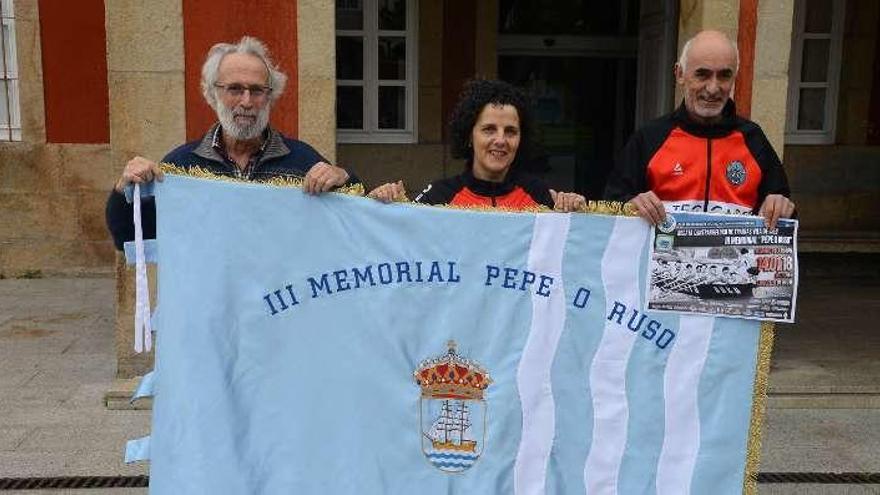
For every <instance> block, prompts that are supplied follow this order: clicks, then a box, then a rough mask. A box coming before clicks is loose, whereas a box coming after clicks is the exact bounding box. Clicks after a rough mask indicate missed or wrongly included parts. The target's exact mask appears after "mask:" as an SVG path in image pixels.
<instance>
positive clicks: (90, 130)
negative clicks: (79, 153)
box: [39, 0, 110, 143]
mask: <svg viewBox="0 0 880 495" xmlns="http://www.w3.org/2000/svg"><path fill="white" fill-rule="evenodd" d="M39 9H40V44H41V46H42V62H43V93H44V97H45V105H46V109H45V111H46V141H48V142H50V143H109V142H110V101H109V92H108V89H107V34H106V32H105V31H104V1H103V0H77V1H76V2H59V1H57V0H54V1H53V0H39Z"/></svg>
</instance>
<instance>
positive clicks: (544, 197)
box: [415, 170, 553, 210]
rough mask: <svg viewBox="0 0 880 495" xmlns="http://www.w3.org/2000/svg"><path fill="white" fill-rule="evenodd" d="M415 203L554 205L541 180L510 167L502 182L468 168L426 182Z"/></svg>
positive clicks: (513, 205) (520, 207) (506, 206)
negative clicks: (486, 177)
mask: <svg viewBox="0 0 880 495" xmlns="http://www.w3.org/2000/svg"><path fill="white" fill-rule="evenodd" d="M415 202H416V203H424V204H429V205H453V206H488V207H502V208H508V209H511V210H522V209H526V208H535V207H539V206H546V207H548V208H553V199H552V198H551V197H550V189H548V188H547V186H546V185H544V183H543V182H541V181H540V180H538V179H536V178H534V177H530V176H528V175H526V174H521V173H517V172H515V171H510V173H508V174H507V177H506V178H505V180H504V182H489V181H485V180H480V179H477V178H476V177H474V175H473V174H472V173H471V171H470V170H467V171H465V172H464V173H462V174H461V175H457V176H455V177H450V178H448V179H441V180H438V181H435V182H432V183H430V184H428V187H426V188H425V190H423V191H422V192H421V193H419V195H418V196H416V199H415Z"/></svg>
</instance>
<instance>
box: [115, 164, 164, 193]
mask: <svg viewBox="0 0 880 495" xmlns="http://www.w3.org/2000/svg"><path fill="white" fill-rule="evenodd" d="M164 178H165V175H164V174H163V173H162V170H161V169H159V164H158V163H156V162H154V161H152V160H148V159H146V158H144V157H142V156H136V157H134V158H132V159H131V160H129V161H128V163H126V164H125V168H124V169H123V170H122V177H120V178H119V180H118V181H116V186H115V187H114V189H116V192H118V193H123V192H125V188H126V186H128V185H129V184H144V183H146V182H152V181H153V180H154V179H155V180H158V181H159V182H161V181H162V179H164Z"/></svg>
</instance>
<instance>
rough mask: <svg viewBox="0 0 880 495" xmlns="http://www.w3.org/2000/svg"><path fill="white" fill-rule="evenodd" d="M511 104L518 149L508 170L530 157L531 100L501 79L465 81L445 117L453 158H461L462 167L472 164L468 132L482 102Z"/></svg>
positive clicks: (472, 157)
mask: <svg viewBox="0 0 880 495" xmlns="http://www.w3.org/2000/svg"><path fill="white" fill-rule="evenodd" d="M489 104H493V105H511V106H513V107H514V108H516V113H517V114H518V115H519V128H520V130H519V132H520V140H519V148H518V149H517V152H516V156H515V157H514V159H513V163H511V164H510V169H511V170H515V169H518V168H521V167H522V166H523V165H522V163H523V162H526V161H527V160H528V159H529V157H530V156H531V151H532V135H533V123H532V112H531V101H530V100H529V97H528V95H526V93H525V92H524V91H523V90H521V89H519V88H517V87H516V86H513V85H512V84H509V83H506V82H504V81H497V80H486V79H474V80H472V81H469V82H468V83H467V84H465V87H464V90H463V91H462V92H461V95H460V96H459V98H458V103H456V104H455V108H454V109H453V110H452V116H451V117H450V119H449V136H450V140H451V143H450V144H451V152H452V157H453V158H459V159H462V158H463V159H465V160H466V161H467V164H466V167H467V168H468V169H470V168H471V167H472V166H473V161H474V150H473V149H472V147H471V132H472V131H473V129H474V125H476V123H477V118H478V117H479V116H480V112H482V111H483V108H484V107H485V106H486V105H489Z"/></svg>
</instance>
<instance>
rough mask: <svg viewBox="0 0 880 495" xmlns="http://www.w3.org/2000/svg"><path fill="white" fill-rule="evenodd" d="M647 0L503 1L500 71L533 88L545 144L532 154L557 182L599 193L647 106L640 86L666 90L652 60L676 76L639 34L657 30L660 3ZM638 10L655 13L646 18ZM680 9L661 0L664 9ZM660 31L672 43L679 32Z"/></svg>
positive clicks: (557, 185) (564, 187) (536, 164)
mask: <svg viewBox="0 0 880 495" xmlns="http://www.w3.org/2000/svg"><path fill="white" fill-rule="evenodd" d="M645 2H646V0H618V1H609V0H604V1H603V0H564V1H553V2H546V1H540V0H501V1H500V3H499V19H498V30H499V36H498V77H499V78H500V79H502V80H505V81H508V82H510V83H512V84H515V85H517V86H520V87H523V88H525V89H526V90H528V91H529V93H530V94H531V96H532V97H533V100H534V114H535V117H536V121H537V125H538V137H539V141H540V143H539V144H540V146H539V149H538V152H537V154H536V156H535V157H534V161H533V162H532V163H533V168H534V171H535V172H536V173H538V174H539V175H541V176H542V177H543V178H544V179H545V180H546V181H547V182H548V183H549V184H550V185H551V187H554V188H556V189H560V190H565V191H577V192H579V193H581V194H584V195H585V196H587V198H589V199H601V198H602V192H603V190H604V188H605V181H606V179H607V177H608V174H609V172H610V171H611V168H612V167H613V165H614V157H615V155H616V154H617V153H618V152H619V151H620V149H621V148H622V147H623V145H624V144H625V143H626V140H627V139H628V138H629V136H630V135H631V134H632V132H633V129H634V127H635V126H636V125H637V122H636V121H637V115H639V114H640V113H644V109H642V111H641V112H640V109H639V108H637V107H638V106H639V105H642V106H643V107H644V106H645V103H646V101H645V99H646V98H645V97H644V96H643V97H638V95H637V87H640V86H641V87H643V88H644V87H646V86H647V87H648V88H650V89H649V90H648V92H649V93H650V94H652V95H653V94H656V95H657V96H656V98H660V99H666V98H667V96H666V92H667V88H665V87H664V88H658V87H657V85H656V84H655V83H654V82H653V79H652V76H651V75H650V74H647V75H646V74H645V66H649V65H653V66H658V67H659V66H661V65H662V66H664V67H663V69H664V72H665V73H666V74H669V75H671V71H669V70H668V68H667V67H665V66H666V65H667V63H666V58H668V55H667V54H666V52H665V51H664V50H661V49H659V47H658V46H657V44H656V40H654V42H653V46H646V45H647V44H646V43H643V42H640V41H643V40H641V38H642V37H643V36H642V34H643V33H649V32H650V33H655V32H657V29H654V27H653V26H652V25H650V23H652V22H655V20H656V19H655V18H656V16H655V15H654V13H655V12H654V11H656V10H657V9H656V8H653V7H652V6H648V7H647V8H644V5H645ZM648 3H649V4H650V3H651V2H648ZM654 3H656V4H660V5H663V4H664V3H670V4H671V3H673V2H672V1H671V0H666V1H664V2H656V1H655V2H654ZM674 3H675V5H676V6H677V2H674ZM640 4H641V5H640ZM640 7H641V8H640ZM641 10H644V11H645V12H648V13H650V14H651V16H650V17H649V18H648V19H647V20H646V16H645V15H641V16H640V11H641ZM675 10H676V9H667V11H668V12H667V11H664V9H663V7H660V11H661V12H664V13H665V14H664V15H666V16H667V17H669V16H674V15H676V12H675ZM661 17H662V16H661ZM661 22H663V19H661ZM661 36H664V37H665V38H667V39H666V41H671V43H672V46H673V47H674V44H675V40H674V39H673V38H674V36H675V34H674V33H673V34H672V35H669V34H668V33H665V32H662V31H661ZM666 44H667V45H668V43H666ZM646 48H647V50H646ZM646 51H647V52H648V53H645V52H646ZM640 52H642V56H641V57H640ZM672 53H673V54H674V48H673V50H672ZM658 59H663V61H662V62H658ZM640 78H641V84H639V81H640ZM661 89H662V91H661ZM651 97H653V96H649V98H648V99H650V98H651ZM647 103H651V102H650V101H649V102H647ZM660 107H661V108H664V105H660Z"/></svg>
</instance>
